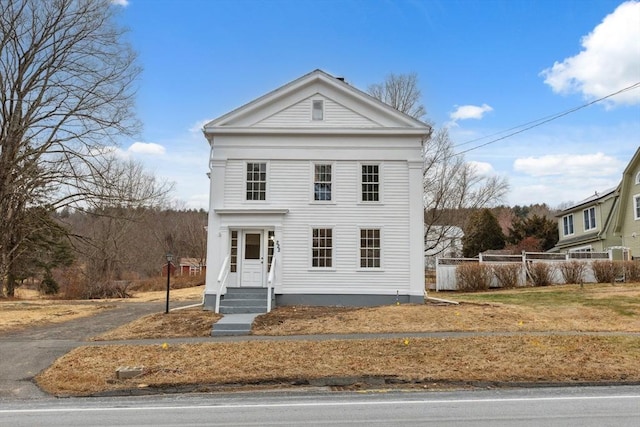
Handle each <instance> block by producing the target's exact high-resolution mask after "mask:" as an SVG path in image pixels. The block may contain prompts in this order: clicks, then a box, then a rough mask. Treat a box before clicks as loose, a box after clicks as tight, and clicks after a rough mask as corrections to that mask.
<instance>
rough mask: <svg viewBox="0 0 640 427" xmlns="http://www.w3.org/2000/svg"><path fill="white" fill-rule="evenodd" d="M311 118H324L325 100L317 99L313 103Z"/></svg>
mask: <svg viewBox="0 0 640 427" xmlns="http://www.w3.org/2000/svg"><path fill="white" fill-rule="evenodd" d="M311 105H312V108H311V119H312V120H324V101H322V100H321V99H316V100H314V101H312V103H311Z"/></svg>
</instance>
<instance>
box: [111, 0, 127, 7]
mask: <svg viewBox="0 0 640 427" xmlns="http://www.w3.org/2000/svg"><path fill="white" fill-rule="evenodd" d="M111 4H113V5H116V6H122V7H127V6H129V0H111Z"/></svg>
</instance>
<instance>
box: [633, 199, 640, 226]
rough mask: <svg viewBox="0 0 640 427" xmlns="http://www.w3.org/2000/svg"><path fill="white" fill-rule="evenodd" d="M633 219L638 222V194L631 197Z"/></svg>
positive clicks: (639, 218)
mask: <svg viewBox="0 0 640 427" xmlns="http://www.w3.org/2000/svg"><path fill="white" fill-rule="evenodd" d="M633 219H635V220H636V221H640V193H639V194H634V195H633Z"/></svg>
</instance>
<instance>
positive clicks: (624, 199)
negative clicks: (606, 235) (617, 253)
mask: <svg viewBox="0 0 640 427" xmlns="http://www.w3.org/2000/svg"><path fill="white" fill-rule="evenodd" d="M638 168H640V147H638V149H637V150H636V152H635V154H634V155H633V157H632V158H631V161H629V164H628V165H627V167H626V168H625V169H624V172H622V181H621V182H620V187H619V188H620V204H621V206H620V208H619V209H618V212H617V215H616V218H615V225H614V226H613V232H614V233H620V232H621V231H622V227H623V225H624V215H625V212H626V210H625V209H626V206H627V203H631V186H633V185H634V184H635V176H634V171H635V170H636V169H638Z"/></svg>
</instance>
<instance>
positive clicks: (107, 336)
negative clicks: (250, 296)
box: [92, 307, 222, 341]
mask: <svg viewBox="0 0 640 427" xmlns="http://www.w3.org/2000/svg"><path fill="white" fill-rule="evenodd" d="M221 317H222V316H221V315H220V314H215V313H213V312H211V311H203V310H202V308H201V307H198V308H190V309H185V310H178V311H170V312H169V314H165V313H154V314H150V315H148V316H143V317H141V318H139V319H137V320H134V321H133V322H130V323H127V324H126V325H122V326H121V327H119V328H116V329H113V330H111V331H109V332H105V333H104V334H101V335H98V336H96V337H93V338H92V340H93V341H109V340H131V339H138V338H180V337H207V336H210V335H211V326H212V325H213V323H214V322H217V321H218V319H220V318H221Z"/></svg>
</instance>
